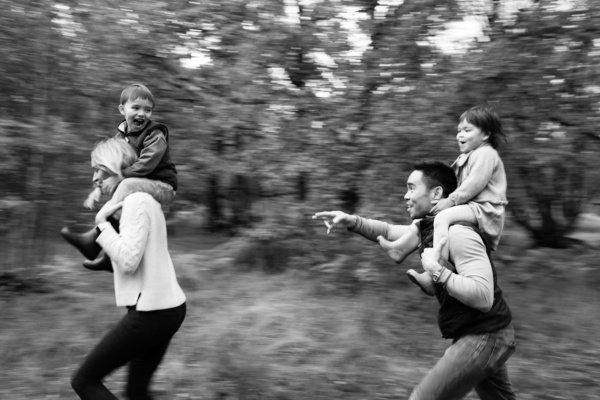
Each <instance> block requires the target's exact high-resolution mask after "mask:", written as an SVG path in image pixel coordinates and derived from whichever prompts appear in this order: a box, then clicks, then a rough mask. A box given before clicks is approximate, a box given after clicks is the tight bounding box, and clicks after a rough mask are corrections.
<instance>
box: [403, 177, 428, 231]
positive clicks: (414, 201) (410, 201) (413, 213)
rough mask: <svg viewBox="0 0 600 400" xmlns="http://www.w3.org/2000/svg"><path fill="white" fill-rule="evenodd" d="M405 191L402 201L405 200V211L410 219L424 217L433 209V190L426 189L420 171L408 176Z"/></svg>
mask: <svg viewBox="0 0 600 400" xmlns="http://www.w3.org/2000/svg"><path fill="white" fill-rule="evenodd" d="M406 190H407V191H406V194H405V195H404V200H406V206H407V208H406V211H408V214H409V215H410V218H411V219H418V218H423V217H424V216H426V215H427V214H428V213H429V211H430V210H431V207H433V203H432V201H434V200H435V189H427V185H426V184H425V181H424V180H423V173H422V172H421V171H413V173H412V174H410V176H409V177H408V180H407V181H406Z"/></svg>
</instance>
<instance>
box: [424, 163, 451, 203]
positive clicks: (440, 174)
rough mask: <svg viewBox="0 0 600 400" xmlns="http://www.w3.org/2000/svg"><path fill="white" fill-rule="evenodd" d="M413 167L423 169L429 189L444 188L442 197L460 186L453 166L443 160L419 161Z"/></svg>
mask: <svg viewBox="0 0 600 400" xmlns="http://www.w3.org/2000/svg"><path fill="white" fill-rule="evenodd" d="M413 168H414V169H415V171H421V173H422V174H423V177H424V180H425V184H426V185H427V189H433V188H434V187H436V186H441V187H442V190H443V193H442V197H448V196H449V195H450V193H452V192H454V191H455V190H456V187H457V186H458V181H457V179H456V174H455V173H454V170H453V169H452V167H451V166H449V165H448V164H444V163H443V162H441V161H418V162H416V163H415V164H414V166H413Z"/></svg>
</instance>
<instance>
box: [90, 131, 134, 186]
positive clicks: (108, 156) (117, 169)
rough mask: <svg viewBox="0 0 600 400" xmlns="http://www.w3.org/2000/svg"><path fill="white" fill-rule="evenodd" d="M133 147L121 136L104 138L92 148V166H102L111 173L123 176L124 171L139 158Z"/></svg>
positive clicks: (101, 167) (102, 168)
mask: <svg viewBox="0 0 600 400" xmlns="http://www.w3.org/2000/svg"><path fill="white" fill-rule="evenodd" d="M137 158H138V157H137V154H136V152H135V150H133V147H131V146H130V145H129V143H127V141H126V140H125V139H121V138H106V139H102V140H101V141H99V142H98V143H96V145H95V146H94V149H93V150H92V168H96V167H97V168H100V169H101V170H103V171H105V172H106V173H108V174H110V175H118V176H119V177H121V178H122V177H123V175H122V173H121V172H122V171H123V170H124V169H125V168H127V167H129V166H130V165H131V164H133V163H134V162H135V160H137Z"/></svg>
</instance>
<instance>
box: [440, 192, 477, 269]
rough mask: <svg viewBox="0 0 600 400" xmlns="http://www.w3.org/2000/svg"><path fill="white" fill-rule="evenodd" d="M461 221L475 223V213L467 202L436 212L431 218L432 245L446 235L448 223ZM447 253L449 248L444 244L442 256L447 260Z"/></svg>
mask: <svg viewBox="0 0 600 400" xmlns="http://www.w3.org/2000/svg"><path fill="white" fill-rule="evenodd" d="M461 221H463V222H471V223H473V224H477V219H476V218H475V214H474V213H473V210H471V207H469V206H468V205H467V204H461V205H459V206H454V207H451V208H448V209H446V210H443V211H441V212H440V213H439V214H437V215H436V216H435V219H434V220H433V246H434V247H435V246H436V244H438V243H439V242H440V240H442V238H444V237H448V229H449V228H450V225H452V224H455V223H457V222H461ZM449 254H450V250H449V249H448V246H444V248H443V249H442V258H443V259H445V260H447V259H448V257H449Z"/></svg>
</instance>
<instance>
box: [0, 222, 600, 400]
mask: <svg viewBox="0 0 600 400" xmlns="http://www.w3.org/2000/svg"><path fill="white" fill-rule="evenodd" d="M338 235H344V236H343V239H344V241H345V243H343V244H342V243H340V242H341V241H340V238H341V237H342V236H340V237H335V236H332V237H327V238H323V239H322V241H321V245H320V246H319V247H318V248H315V249H313V250H312V252H314V254H315V256H314V257H317V258H316V259H319V257H321V256H322V254H324V253H325V254H329V255H330V258H328V259H327V261H326V262H318V263H309V264H307V263H308V261H306V260H312V259H314V258H311V256H310V254H297V255H295V256H294V255H291V256H290V257H288V258H286V266H287V267H286V268H283V269H281V270H280V272H278V273H272V272H265V268H264V265H263V264H260V263H259V264H257V265H261V266H262V267H257V266H256V265H254V266H253V264H252V263H251V262H248V260H246V262H243V263H242V262H240V257H244V254H247V252H244V251H243V247H244V243H242V242H240V241H237V240H231V241H229V242H227V243H224V244H221V245H220V246H219V245H218V244H220V243H221V242H222V240H221V241H219V240H215V238H214V237H213V238H211V239H210V240H211V241H212V243H211V244H210V245H207V246H206V247H209V248H204V249H200V250H198V246H197V245H192V244H191V243H190V239H189V238H186V239H185V240H181V241H179V239H178V238H177V237H175V238H173V240H172V242H173V244H172V246H171V247H172V248H173V249H174V250H173V252H172V255H173V259H174V263H175V265H176V267H177V270H178V271H177V272H178V277H179V280H180V283H181V285H182V287H183V288H184V291H185V292H186V295H187V297H188V316H187V318H186V321H185V322H184V325H183V327H182V329H181V330H180V332H179V333H178V334H177V335H176V337H175V339H174V341H173V343H172V345H171V348H170V350H169V352H168V353H167V356H166V358H165V360H164V362H163V364H162V365H161V367H160V369H159V370H158V371H157V374H156V375H155V379H154V383H153V389H154V390H155V392H156V398H157V399H165V400H166V399H211V400H212V399H240V400H243V399H267V400H269V399H278V400H295V399H345V400H346V399H356V400H359V399H360V400H364V399H398V398H407V397H408V395H409V394H410V392H411V390H412V388H413V387H414V386H415V385H416V384H417V383H418V382H419V380H420V379H421V378H422V377H423V375H424V374H425V373H426V372H427V370H428V369H429V368H430V367H431V366H433V365H434V363H435V362H436V360H437V359H438V358H439V357H440V356H441V355H442V354H443V352H444V350H445V348H446V347H447V346H448V345H449V343H448V342H447V341H445V340H443V339H441V338H440V335H439V330H438V328H437V326H436V320H435V313H436V311H437V304H436V302H435V300H433V299H431V298H429V297H427V296H424V295H422V294H421V292H420V291H419V290H418V289H417V288H416V287H413V286H412V284H410V282H408V280H406V279H405V278H404V271H405V270H406V269H408V268H409V267H411V266H412V267H414V266H416V259H415V258H414V257H413V258H412V259H411V260H410V261H409V265H408V266H407V265H404V266H401V267H399V268H398V267H395V266H394V265H393V263H390V262H389V261H388V260H386V259H385V257H384V256H383V255H382V254H380V253H379V251H378V249H377V248H376V246H370V245H369V244H368V243H366V242H365V241H364V240H363V239H360V238H352V237H350V236H348V235H347V234H344V233H339V234H338ZM319 240H321V239H319ZM200 242H202V238H196V240H195V241H194V242H193V243H200ZM519 244H522V241H521V240H520V239H519V238H518V237H517V235H516V234H515V235H513V242H511V240H507V241H506V246H507V247H506V248H504V250H505V251H504V252H503V257H500V259H499V261H498V263H497V264H498V265H497V266H498V270H499V271H500V279H501V285H502V287H503V289H504V291H505V295H506V298H507V300H508V302H509V304H510V306H511V308H512V311H513V314H514V324H515V329H516V334H517V341H518V348H517V353H516V354H515V355H514V356H513V357H512V358H511V359H510V360H509V362H508V366H509V372H510V374H511V377H512V379H513V383H514V386H515V388H516V390H517V392H518V398H519V399H575V398H576V399H598V398H600V385H599V384H598V383H597V379H596V374H597V372H596V371H598V368H599V367H600V339H598V335H597V332H598V331H599V330H600V321H599V320H598V318H597V316H598V315H600V312H599V311H600V302H599V300H600V299H599V297H600V296H599V295H598V292H597V289H596V288H597V286H598V284H599V283H600V279H599V278H598V273H597V268H596V264H597V261H596V260H597V259H598V258H597V257H598V251H597V250H594V249H585V250H582V249H578V250H577V251H573V250H571V251H550V250H547V251H543V252H539V251H537V252H536V251H535V250H526V249H524V248H519V247H518V245H519ZM215 245H216V246H217V247H215V248H210V247H211V246H215ZM192 249H193V250H192ZM240 249H242V250H240ZM344 250H346V253H349V256H343V251H344ZM57 253H60V254H62V255H60V256H56V257H55V258H54V259H53V260H52V261H51V262H50V263H48V264H47V265H42V266H39V268H38V270H37V271H36V274H35V276H36V278H37V279H40V281H41V282H44V290H39V291H36V292H32V291H23V292H7V291H4V292H1V293H0V294H1V296H0V306H1V307H2V310H3V319H2V325H1V326H2V328H1V329H0V362H1V365H2V374H0V398H2V399H9V398H10V399H14V400H20V399H75V398H76V396H75V394H74V393H73V392H72V390H71V388H70V384H69V379H70V376H71V374H72V373H73V371H74V370H75V369H76V368H77V366H78V364H79V363H80V362H81V360H82V359H83V357H84V356H85V355H86V354H87V352H88V351H89V350H90V349H91V347H92V346H93V345H94V344H95V343H96V342H97V341H98V340H99V339H100V337H101V336H102V335H103V333H104V332H106V330H107V329H109V328H110V327H111V325H112V324H113V323H114V322H115V321H117V320H118V319H119V318H120V316H121V315H122V314H123V311H122V310H120V309H117V308H116V307H115V306H114V294H113V289H112V277H111V275H110V274H103V273H92V272H89V271H86V270H84V269H83V268H80V267H79V262H80V259H79V257H78V256H77V254H75V252H74V251H71V250H70V249H68V248H64V249H61V250H60V251H59V252H57ZM275 253H276V252H275ZM251 254H253V255H254V256H256V253H251ZM510 255H512V256H510ZM376 266H383V267H376ZM125 379H126V377H125V371H123V370H119V371H117V372H115V373H114V374H113V375H111V376H110V377H108V378H107V380H106V383H107V386H108V387H109V388H111V390H114V392H115V393H117V394H118V395H120V393H122V392H121V391H122V389H123V386H124V381H125ZM467 398H468V399H475V398H476V397H475V396H474V395H473V394H471V395H469V397H467Z"/></svg>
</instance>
